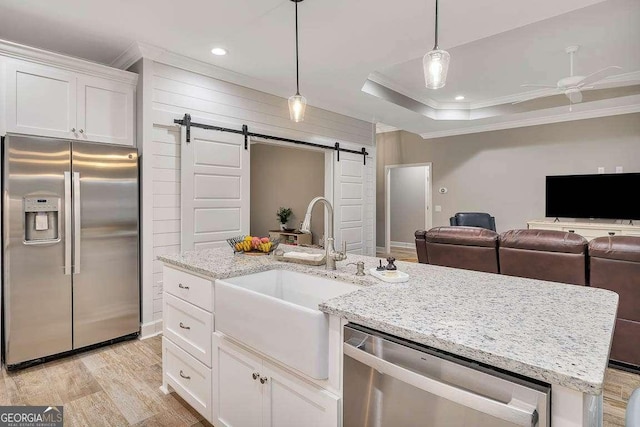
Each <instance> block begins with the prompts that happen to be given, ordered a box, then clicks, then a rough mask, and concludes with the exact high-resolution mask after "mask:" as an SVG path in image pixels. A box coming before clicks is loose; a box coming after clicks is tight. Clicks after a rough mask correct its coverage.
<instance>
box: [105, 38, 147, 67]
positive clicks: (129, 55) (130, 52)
mask: <svg viewBox="0 0 640 427" xmlns="http://www.w3.org/2000/svg"><path fill="white" fill-rule="evenodd" d="M140 59H142V51H141V50H140V46H139V43H138V42H133V43H131V44H130V45H129V47H127V48H126V49H125V50H124V51H123V52H122V53H121V54H120V55H118V57H117V58H116V59H114V60H113V61H111V63H110V64H109V65H110V66H111V67H113V68H118V69H120V70H127V69H129V67H131V66H132V65H133V64H135V63H136V62H138V61H139V60H140Z"/></svg>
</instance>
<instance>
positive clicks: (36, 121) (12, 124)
mask: <svg viewBox="0 0 640 427" xmlns="http://www.w3.org/2000/svg"><path fill="white" fill-rule="evenodd" d="M6 75H7V86H6V96H7V103H6V117H7V126H6V128H7V131H8V132H15V133H25V134H32V135H42V136H53V137H58V138H73V137H74V131H75V130H76V129H75V126H76V80H77V78H76V75H75V74H74V73H72V72H67V71H62V70H58V69H56V68H52V67H47V66H42V65H36V64H31V63H28V62H23V61H11V62H9V63H8V65H7V70H6Z"/></svg>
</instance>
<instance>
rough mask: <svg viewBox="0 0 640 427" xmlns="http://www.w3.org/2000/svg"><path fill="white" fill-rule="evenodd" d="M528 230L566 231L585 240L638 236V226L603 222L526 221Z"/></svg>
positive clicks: (639, 226)
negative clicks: (603, 237)
mask: <svg viewBox="0 0 640 427" xmlns="http://www.w3.org/2000/svg"><path fill="white" fill-rule="evenodd" d="M527 226H528V228H529V229H534V230H535V229H537V230H559V231H568V232H570V233H576V234H579V235H581V236H584V237H585V238H586V239H587V240H591V239H595V238H596V237H602V236H638V237H640V225H628V224H614V223H605V222H596V221H589V222H577V221H576V222H573V221H566V222H562V221H561V222H553V220H535V221H528V222H527Z"/></svg>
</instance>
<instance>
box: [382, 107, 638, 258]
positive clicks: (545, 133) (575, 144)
mask: <svg viewBox="0 0 640 427" xmlns="http://www.w3.org/2000/svg"><path fill="white" fill-rule="evenodd" d="M377 145H378V148H377V152H376V153H377V171H376V173H377V183H376V190H377V193H376V197H377V199H376V200H377V201H376V218H377V220H376V221H377V230H376V233H377V245H378V246H383V245H384V196H385V194H384V166H385V165H393V164H408V163H426V162H433V170H432V179H433V205H434V207H435V206H436V205H440V206H442V212H435V209H434V211H433V226H434V227H435V226H439V225H448V224H449V217H450V216H452V215H453V214H454V213H456V212H460V211H480V212H489V213H491V214H492V215H494V216H495V217H496V226H497V228H498V231H505V230H508V229H512V228H525V227H526V221H527V220H531V219H540V218H543V217H544V204H545V201H544V195H545V189H544V185H545V176H546V175H554V174H557V175H562V174H572V173H575V174H587V173H597V172H598V167H599V166H602V167H604V168H605V172H607V173H613V172H615V167H616V166H622V167H623V168H624V172H640V114H638V113H636V114H627V115H621V116H612V117H604V118H598V119H589V120H579V121H573V122H565V123H556V124H549V125H541V126H532V127H526V128H518V129H508V130H502V131H494V132H484V133H477V134H472V135H461V136H452V137H447V138H437V139H430V140H424V139H422V138H421V137H420V136H418V135H415V134H411V133H408V132H404V131H396V132H389V133H384V134H379V135H378V136H377ZM440 187H446V188H447V189H448V190H449V191H448V193H446V194H440V193H438V188H440ZM635 190H637V189H635ZM633 191H634V190H632V189H630V193H629V195H630V197H632V196H631V194H632V192H633Z"/></svg>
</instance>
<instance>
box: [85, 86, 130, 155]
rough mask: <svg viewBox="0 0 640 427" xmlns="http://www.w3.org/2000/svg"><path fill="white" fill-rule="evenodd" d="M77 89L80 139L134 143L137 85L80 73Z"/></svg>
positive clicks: (125, 143) (124, 143)
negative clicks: (135, 93)
mask: <svg viewBox="0 0 640 427" xmlns="http://www.w3.org/2000/svg"><path fill="white" fill-rule="evenodd" d="M77 90H78V98H77V99H78V101H77V102H78V120H77V129H78V138H79V139H81V140H85V141H96V142H105V143H111V144H122V145H133V141H134V136H133V118H134V115H135V114H134V111H133V109H134V105H135V104H134V88H133V86H131V85H127V84H124V83H118V82H114V81H110V80H105V79H99V78H95V77H89V76H80V77H78V89H77Z"/></svg>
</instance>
